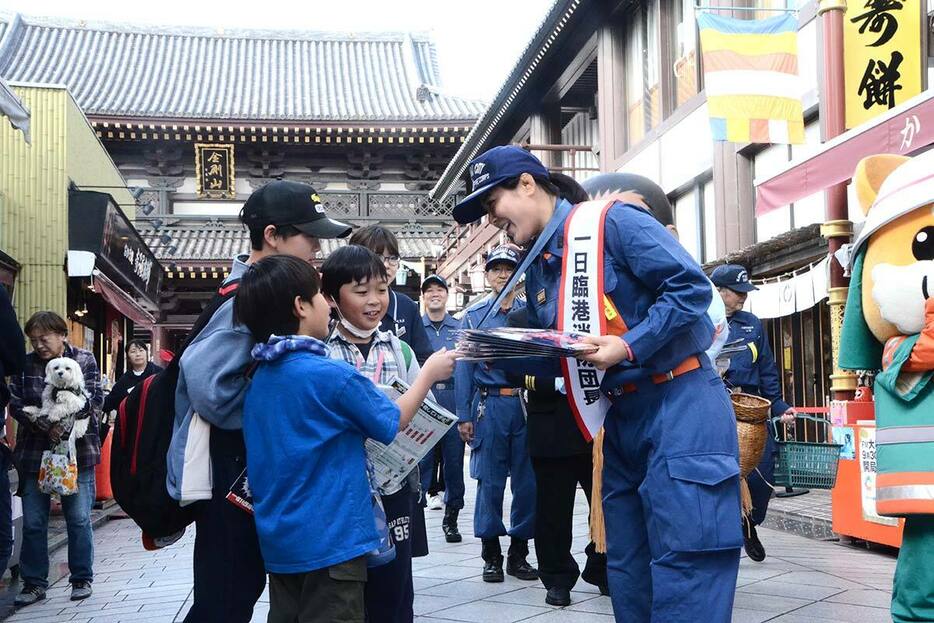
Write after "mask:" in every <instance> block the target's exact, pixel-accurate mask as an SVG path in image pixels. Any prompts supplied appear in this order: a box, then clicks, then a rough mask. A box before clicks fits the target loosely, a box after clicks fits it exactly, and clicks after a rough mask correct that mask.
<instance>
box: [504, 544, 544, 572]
mask: <svg viewBox="0 0 934 623" xmlns="http://www.w3.org/2000/svg"><path fill="white" fill-rule="evenodd" d="M528 555H529V542H528V541H526V540H525V539H520V538H516V537H512V541H511V542H510V543H509V554H508V555H507V556H506V573H508V574H509V575H511V576H513V577H516V578H519V579H520V580H537V579H538V569H536V568H535V567H533V566H532V565H530V564H529V563H528V562H527V561H526V557H528Z"/></svg>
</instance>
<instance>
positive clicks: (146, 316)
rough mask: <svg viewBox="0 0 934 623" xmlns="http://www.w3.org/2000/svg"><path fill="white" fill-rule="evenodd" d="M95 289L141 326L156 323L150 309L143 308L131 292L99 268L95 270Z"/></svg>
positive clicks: (147, 326)
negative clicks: (122, 287)
mask: <svg viewBox="0 0 934 623" xmlns="http://www.w3.org/2000/svg"><path fill="white" fill-rule="evenodd" d="M94 291H95V292H97V293H98V294H100V295H101V296H102V297H103V298H104V300H105V301H107V303H109V304H110V306H111V307H113V308H114V309H115V310H117V311H118V312H119V313H121V314H123V315H124V316H126V317H127V318H129V319H130V320H132V321H133V322H134V323H136V324H138V325H140V326H141V327H143V328H150V327H152V325H154V324H155V323H156V319H155V318H153V315H152V314H151V313H149V311H147V310H146V309H143V307H142V306H141V305H140V304H139V303H137V302H136V301H134V300H133V298H132V297H131V296H130V295H129V294H127V293H126V292H124V291H123V290H122V289H120V287H119V286H118V285H117V284H115V283H114V282H113V281H111V280H110V279H108V278H107V277H105V276H104V275H103V274H102V273H101V272H100V271H99V270H95V271H94Z"/></svg>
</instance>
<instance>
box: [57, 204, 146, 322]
mask: <svg viewBox="0 0 934 623" xmlns="http://www.w3.org/2000/svg"><path fill="white" fill-rule="evenodd" d="M68 249H69V251H70V252H74V251H86V252H88V253H93V254H94V275H95V280H97V278H98V273H100V274H102V275H103V276H105V277H106V278H107V280H108V281H109V283H110V284H112V285H113V288H114V289H116V290H118V291H120V292H121V293H122V297H124V298H125V299H127V300H128V301H132V302H133V305H135V306H136V307H138V308H139V310H140V313H143V314H147V315H149V320H147V321H146V322H150V323H151V322H152V320H151V314H150V312H152V311H155V310H157V309H158V307H159V303H158V301H159V291H160V285H161V282H162V273H163V270H162V266H161V265H160V264H159V261H158V260H157V259H156V256H155V255H153V252H152V250H151V249H150V248H149V247H148V246H147V245H146V243H145V242H144V241H143V239H142V238H141V237H140V235H139V233H138V232H137V231H136V228H134V227H133V224H132V223H131V222H130V220H129V219H128V218H127V217H126V215H125V214H124V213H123V211H122V210H121V209H120V208H119V206H118V205H117V203H116V202H115V201H114V200H113V197H111V196H110V195H108V194H106V193H99V192H91V191H78V190H73V191H71V192H69V194H68ZM84 274H87V273H84ZM105 290H106V285H105V286H104V290H101V295H102V296H104V298H106V299H107V300H108V302H110V303H111V304H112V305H114V307H117V308H118V309H120V308H119V307H118V306H117V305H116V304H114V303H113V302H112V301H111V300H110V298H107V295H106V294H104V291H105ZM125 302H126V301H125ZM120 310H121V312H123V313H124V315H126V316H127V317H129V318H133V316H132V315H131V314H130V313H126V312H125V311H124V310H123V309H120Z"/></svg>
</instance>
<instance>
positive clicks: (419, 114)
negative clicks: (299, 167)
mask: <svg viewBox="0 0 934 623" xmlns="http://www.w3.org/2000/svg"><path fill="white" fill-rule="evenodd" d="M0 76H2V77H4V78H6V79H7V80H8V81H10V82H40V83H59V84H66V85H67V86H68V88H69V90H70V91H71V92H72V94H73V95H74V97H75V99H76V101H77V102H78V104H79V105H80V106H81V108H82V110H84V112H85V113H86V114H88V115H89V116H106V117H119V118H125V117H137V118H147V119H151V118H162V119H182V120H184V119H193V120H198V119H205V120H207V119H224V120H256V121H350V122H352V121H369V120H373V121H400V122H418V121H429V122H443V121H461V122H464V121H466V122H470V121H473V120H475V119H476V118H477V117H478V116H479V114H480V113H481V112H482V111H483V106H482V104H481V103H479V102H477V101H473V100H466V99H462V98H458V97H452V96H448V95H445V94H444V93H443V91H442V90H441V78H440V75H439V71H438V61H437V52H436V49H435V46H434V43H433V42H432V41H431V39H430V38H429V37H428V36H427V35H424V34H409V33H374V34H340V33H323V32H304V31H291V32H290V31H247V30H227V31H223V32H219V31H215V30H210V29H200V28H177V27H173V28H162V27H147V26H133V25H115V24H86V23H85V22H78V21H75V20H63V19H58V18H55V19H52V18H33V17H22V16H20V15H9V14H2V13H0Z"/></svg>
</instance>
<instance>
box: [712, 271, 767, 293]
mask: <svg viewBox="0 0 934 623" xmlns="http://www.w3.org/2000/svg"><path fill="white" fill-rule="evenodd" d="M710 280H711V281H713V284H714V285H715V286H717V287H718V288H729V289H730V290H733V291H734V292H752V291H753V290H758V289H759V288H757V287H756V286H754V285H752V284H751V283H749V272H748V271H747V270H746V269H745V268H744V267H742V266H740V265H739V264H724V265H722V266H717V267H716V268H715V269H714V271H713V272H712V273H710Z"/></svg>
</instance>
